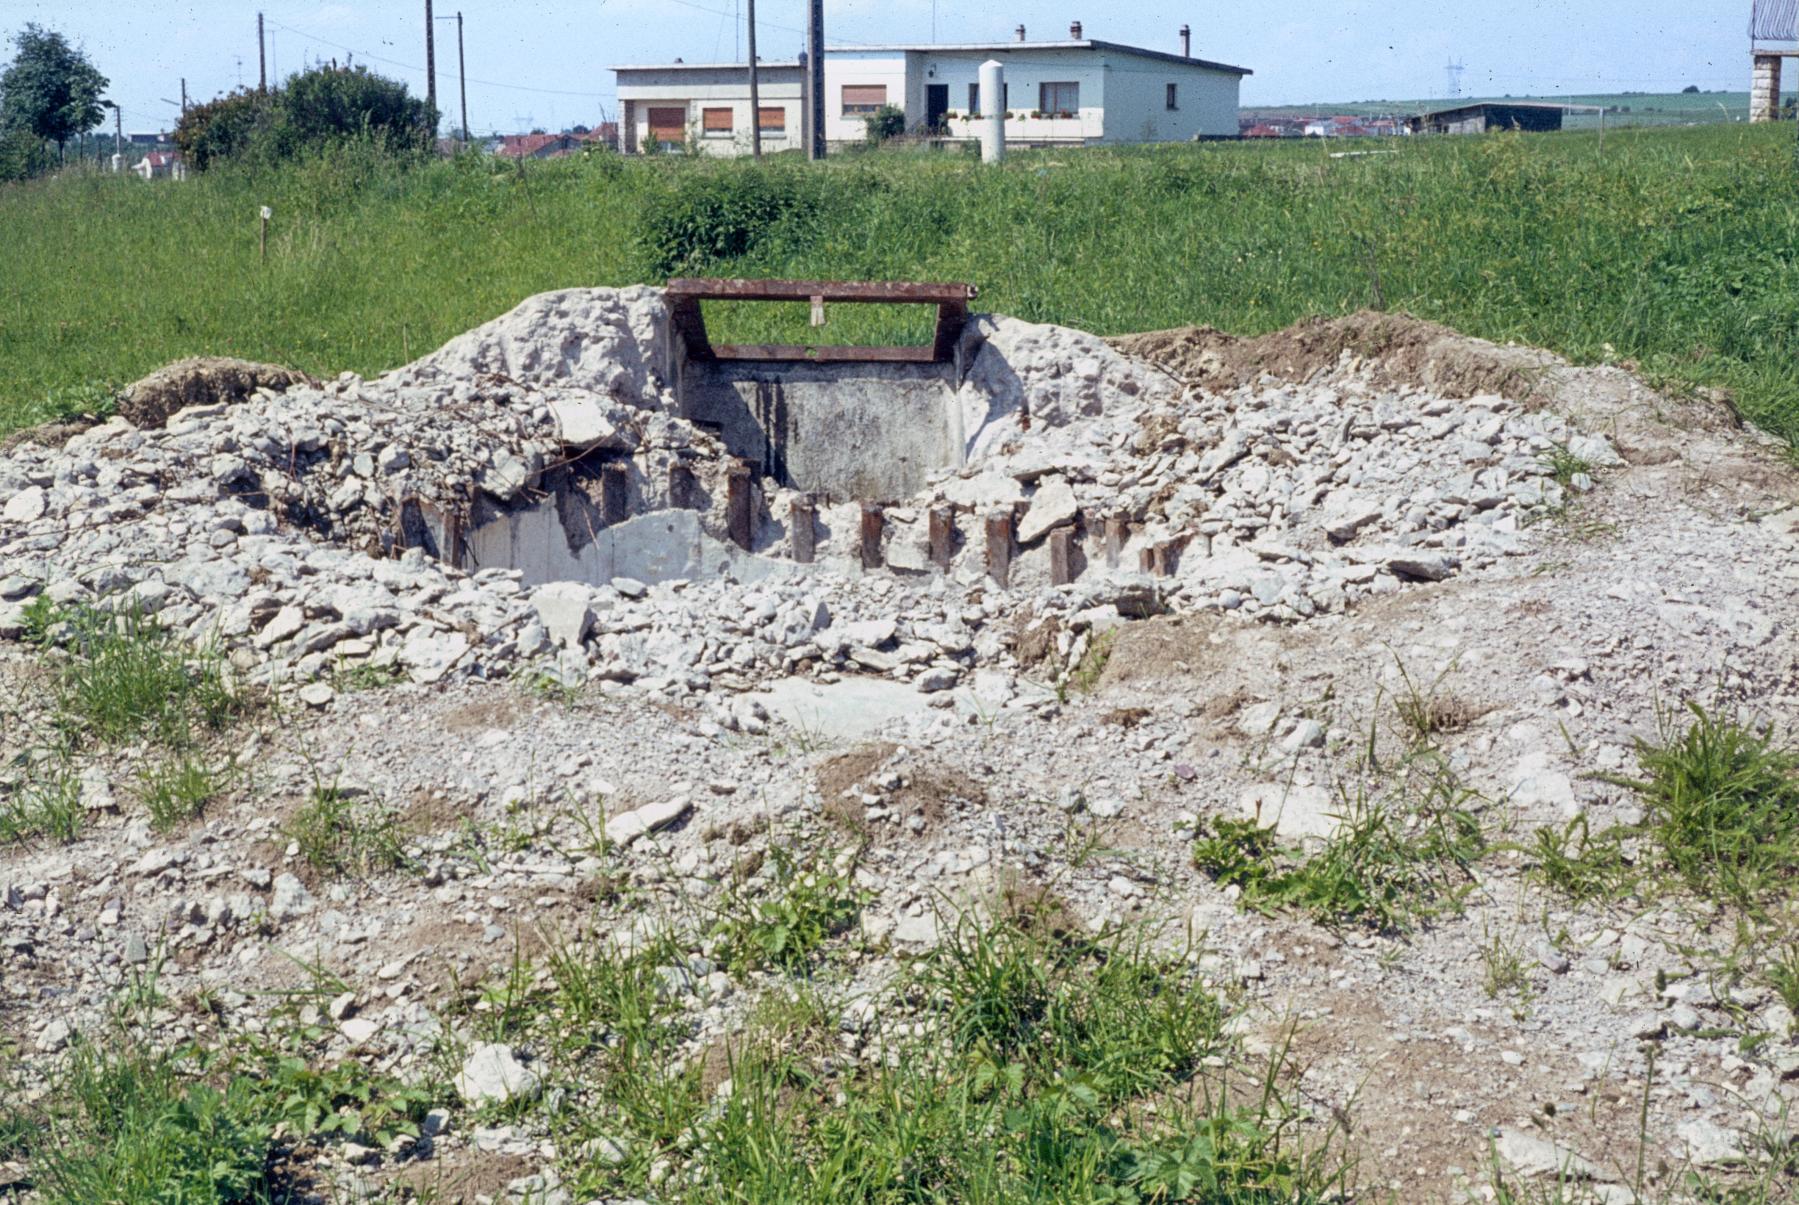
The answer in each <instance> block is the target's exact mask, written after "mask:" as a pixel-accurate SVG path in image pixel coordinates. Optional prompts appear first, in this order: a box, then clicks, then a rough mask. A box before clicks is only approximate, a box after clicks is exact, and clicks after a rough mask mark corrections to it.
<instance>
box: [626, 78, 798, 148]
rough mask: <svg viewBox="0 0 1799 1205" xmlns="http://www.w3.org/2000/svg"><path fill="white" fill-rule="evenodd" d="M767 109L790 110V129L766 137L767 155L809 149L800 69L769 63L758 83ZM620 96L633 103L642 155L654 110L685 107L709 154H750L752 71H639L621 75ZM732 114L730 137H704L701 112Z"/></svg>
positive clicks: (633, 121) (697, 138) (693, 132)
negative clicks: (715, 110)
mask: <svg viewBox="0 0 1799 1205" xmlns="http://www.w3.org/2000/svg"><path fill="white" fill-rule="evenodd" d="M758 88H759V91H760V92H761V100H762V107H763V108H765V109H773V108H781V109H785V110H786V115H787V128H786V130H785V131H784V132H782V133H781V134H779V135H776V134H771V133H764V134H763V136H762V149H763V150H764V151H765V152H770V153H772V152H774V151H783V150H799V149H802V148H803V147H804V146H805V141H804V137H803V134H802V131H801V122H802V121H803V120H804V116H805V115H804V113H803V112H802V109H801V96H802V92H803V89H804V83H803V81H802V80H801V77H800V71H799V68H798V67H796V66H793V65H791V64H787V63H782V64H770V63H764V64H763V65H762V70H761V72H760V78H759V80H758ZM618 98H619V101H620V103H621V105H622V104H623V102H626V101H629V102H631V116H630V123H631V126H632V128H633V130H634V133H635V138H634V141H631V140H628V141H627V142H626V144H625V145H627V146H631V145H634V146H635V147H636V149H637V150H639V151H643V150H646V149H648V147H649V145H650V116H649V111H650V109H651V108H657V109H662V108H683V109H685V110H686V111H687V129H688V131H689V133H690V134H691V135H692V138H691V141H692V142H694V143H695V144H697V145H698V146H699V148H700V149H701V151H703V152H704V153H706V154H710V155H721V156H730V155H747V154H749V152H750V84H749V76H748V68H747V67H728V68H726V67H721V68H682V67H664V68H657V67H635V68H630V69H627V70H621V71H619V73H618ZM713 108H728V109H730V110H731V127H732V128H731V133H730V134H728V135H717V134H711V135H709V134H705V133H704V132H703V131H702V130H701V128H700V121H701V118H700V114H701V112H702V110H705V109H713Z"/></svg>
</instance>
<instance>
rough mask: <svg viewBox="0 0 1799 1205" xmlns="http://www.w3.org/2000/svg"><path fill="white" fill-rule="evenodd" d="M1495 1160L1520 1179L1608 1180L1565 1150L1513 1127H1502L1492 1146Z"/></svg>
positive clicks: (1547, 1140)
mask: <svg viewBox="0 0 1799 1205" xmlns="http://www.w3.org/2000/svg"><path fill="white" fill-rule="evenodd" d="M1494 1152H1495V1153H1496V1154H1497V1155H1498V1156H1499V1159H1500V1160H1501V1161H1502V1162H1503V1163H1505V1164H1506V1165H1507V1166H1508V1167H1510V1168H1511V1169H1512V1170H1513V1171H1515V1172H1517V1173H1518V1174H1519V1175H1520V1176H1527V1177H1529V1176H1556V1177H1559V1178H1561V1179H1564V1180H1610V1179H1612V1177H1611V1176H1608V1175H1606V1174H1605V1172H1604V1170H1603V1169H1601V1168H1600V1166H1599V1165H1598V1164H1596V1163H1594V1162H1593V1161H1592V1160H1590V1159H1587V1158H1584V1157H1583V1156H1581V1155H1580V1154H1579V1153H1578V1152H1575V1151H1572V1150H1569V1149H1568V1148H1567V1147H1563V1146H1557V1145H1556V1144H1555V1143H1553V1142H1551V1141H1550V1140H1549V1139H1547V1138H1544V1137H1542V1136H1541V1135H1539V1134H1533V1133H1531V1132H1530V1131H1528V1130H1522V1129H1518V1128H1517V1127H1515V1126H1505V1127H1502V1128H1501V1129H1500V1131H1499V1138H1498V1140H1497V1141H1496V1142H1495V1143H1494Z"/></svg>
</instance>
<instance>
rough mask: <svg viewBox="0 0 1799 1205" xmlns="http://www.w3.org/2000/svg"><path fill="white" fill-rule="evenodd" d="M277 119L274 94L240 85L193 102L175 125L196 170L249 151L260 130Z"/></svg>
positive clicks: (183, 152)
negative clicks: (204, 101) (214, 98)
mask: <svg viewBox="0 0 1799 1205" xmlns="http://www.w3.org/2000/svg"><path fill="white" fill-rule="evenodd" d="M273 122H274V97H273V96H272V95H269V94H266V93H260V92H254V91H251V90H250V89H248V88H240V89H239V90H238V91H236V92H233V93H231V94H230V95H229V96H221V97H219V98H218V99H217V100H209V101H207V102H206V103H205V104H203V105H194V106H193V107H192V108H190V109H188V111H187V112H186V113H183V114H182V115H181V121H180V123H179V124H178V125H176V127H175V135H174V137H175V145H176V146H177V147H179V148H180V150H181V157H182V158H183V159H185V160H187V162H188V163H189V164H190V165H191V166H192V167H193V169H194V170H195V171H201V172H203V171H205V170H206V169H207V168H209V167H213V166H215V165H216V164H218V163H220V162H222V161H224V160H227V159H233V158H236V157H237V156H240V155H245V154H248V153H249V150H250V148H251V146H252V145H254V144H255V142H256V140H257V134H258V131H266V130H267V129H268V128H269V127H270V126H271V125H272V124H273Z"/></svg>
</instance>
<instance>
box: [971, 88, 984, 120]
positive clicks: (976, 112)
mask: <svg viewBox="0 0 1799 1205" xmlns="http://www.w3.org/2000/svg"><path fill="white" fill-rule="evenodd" d="M968 115H969V116H970V117H979V116H980V115H981V86H980V85H979V84H970V85H968Z"/></svg>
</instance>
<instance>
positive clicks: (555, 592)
mask: <svg viewBox="0 0 1799 1205" xmlns="http://www.w3.org/2000/svg"><path fill="white" fill-rule="evenodd" d="M531 606H532V607H533V608H534V609H535V610H536V611H537V618H538V619H540V620H542V621H543V626H544V630H545V631H547V632H548V633H549V634H550V639H551V640H553V641H555V642H556V644H557V645H558V646H559V647H561V648H565V649H572V648H580V647H581V642H582V641H583V640H585V639H587V633H588V632H590V631H592V630H593V621H594V614H593V591H592V590H590V589H589V588H588V587H586V586H584V585H582V584H581V583H580V582H551V583H549V584H548V585H547V586H539V587H538V588H537V589H536V590H534V591H532V593H531Z"/></svg>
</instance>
